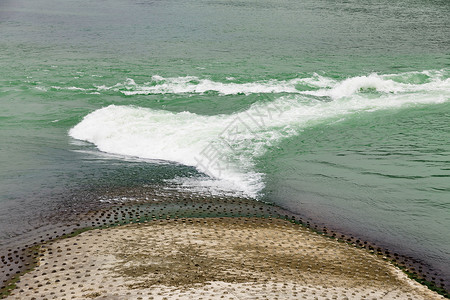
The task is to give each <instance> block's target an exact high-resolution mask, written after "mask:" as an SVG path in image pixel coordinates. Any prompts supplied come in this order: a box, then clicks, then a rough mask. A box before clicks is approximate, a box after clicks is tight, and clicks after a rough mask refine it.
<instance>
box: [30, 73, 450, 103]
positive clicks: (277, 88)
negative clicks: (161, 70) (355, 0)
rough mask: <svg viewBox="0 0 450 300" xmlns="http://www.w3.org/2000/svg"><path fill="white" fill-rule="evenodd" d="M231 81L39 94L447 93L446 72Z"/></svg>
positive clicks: (168, 81) (176, 80)
mask: <svg viewBox="0 0 450 300" xmlns="http://www.w3.org/2000/svg"><path fill="white" fill-rule="evenodd" d="M235 81H236V79H235V78H233V77H227V78H226V80H224V82H219V81H213V80H211V79H207V78H199V77H196V76H183V77H170V78H164V77H162V76H158V75H154V76H152V78H151V80H150V81H149V82H145V83H136V82H135V81H134V80H133V79H131V78H128V79H127V80H125V82H123V83H117V84H115V85H112V86H106V85H97V86H94V87H76V86H67V87H61V86H51V87H50V88H47V87H42V86H38V87H36V89H39V90H41V91H48V90H49V89H50V90H66V91H73V92H81V93H87V94H101V93H120V94H123V95H127V96H133V95H152V94H155V95H157V94H204V93H208V92H215V93H217V94H218V95H222V96H225V95H236V94H243V95H250V94H264V93H272V94H299V95H310V96H318V97H327V98H330V99H332V100H335V99H340V98H344V97H352V96H354V95H359V94H372V95H374V96H380V95H384V94H401V93H415V92H441V91H448V90H449V89H450V79H449V78H448V70H446V69H443V70H439V71H422V72H407V73H400V74H387V75H379V74H376V73H373V74H370V75H367V76H356V77H350V78H347V79H344V80H336V79H333V78H329V77H326V76H321V75H318V74H313V75H312V76H311V77H305V78H293V79H289V80H276V79H272V80H261V81H255V82H247V83H238V82H235Z"/></svg>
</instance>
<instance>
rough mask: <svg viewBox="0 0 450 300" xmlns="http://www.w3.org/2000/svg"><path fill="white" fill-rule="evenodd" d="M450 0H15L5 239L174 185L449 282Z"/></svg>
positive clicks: (5, 115)
mask: <svg viewBox="0 0 450 300" xmlns="http://www.w3.org/2000/svg"><path fill="white" fill-rule="evenodd" d="M449 12H450V5H449V3H448V1H396V2H395V3H392V1H371V2H367V1H340V2H330V1H301V2H298V1H281V2H280V1H277V2H276V3H275V2H273V1H266V0H264V1H226V2H224V1H189V2H186V1H125V2H123V1H113V0H111V1H107V2H91V1H64V2H60V1H48V0H39V1H2V2H1V3H0V27H1V37H2V38H1V39H0V49H1V51H0V61H1V65H2V67H1V68H0V101H1V105H2V110H1V112H0V140H1V143H0V161H1V168H0V237H1V239H2V240H6V239H7V238H8V237H10V236H16V235H20V234H22V233H23V232H26V231H28V230H30V229H32V228H34V227H39V226H40V224H42V222H44V221H45V219H46V216H47V215H51V214H52V212H54V211H55V210H59V209H61V208H67V211H73V210H75V211H76V210H77V209H78V208H77V205H78V206H83V205H85V204H86V202H95V201H98V199H99V198H101V197H100V196H101V195H97V194H96V193H95V192H93V194H92V195H94V196H90V197H86V196H85V195H86V194H85V193H83V192H85V191H86V190H88V191H97V190H98V191H101V190H103V189H105V188H108V187H109V188H117V187H126V186H140V185H146V184H147V185H148V184H158V185H160V184H165V185H169V186H173V185H176V186H178V187H180V188H182V189H192V190H200V191H208V192H214V193H224V194H232V195H235V194H238V195H244V196H249V197H253V198H256V199H259V200H264V201H268V202H273V203H276V204H278V205H280V206H282V207H284V208H288V209H289V210H291V211H293V212H295V213H299V214H302V215H305V216H307V217H310V218H313V219H316V220H317V222H321V223H326V224H329V226H331V227H333V228H336V229H339V230H341V231H344V232H351V233H354V234H356V235H358V236H361V237H364V238H366V239H368V240H372V241H375V242H378V243H381V244H383V245H386V246H389V247H392V248H395V249H400V250H402V251H403V253H405V254H406V255H411V256H413V257H416V258H418V259H421V260H423V261H424V262H425V263H428V264H431V265H432V266H433V267H434V268H437V269H440V271H441V272H442V273H445V274H447V277H449V278H450V274H449V273H450V266H449V264H448V262H449V261H450V231H449V229H448V228H450V217H449V216H450V202H449V200H448V199H449V198H450V197H449V196H450V181H449V177H450V168H449V153H450V148H449V143H448V141H449V140H450V133H449V132H450V130H449V126H448V120H449V116H450V105H449V103H450V102H449V100H450V79H449V77H450V76H449V72H450V59H449V58H450V57H449V50H448V45H449V44H450V36H449V35H448V34H447V33H448V32H449V29H450V22H449V18H448V16H449ZM83 118H84V119H83ZM99 193H101V192H99ZM90 195H91V194H90ZM24 220H26V221H24Z"/></svg>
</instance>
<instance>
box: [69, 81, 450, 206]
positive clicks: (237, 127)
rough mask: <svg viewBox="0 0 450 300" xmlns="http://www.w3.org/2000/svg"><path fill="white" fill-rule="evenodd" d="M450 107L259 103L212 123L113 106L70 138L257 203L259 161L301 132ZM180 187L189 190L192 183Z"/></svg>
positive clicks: (385, 100)
mask: <svg viewBox="0 0 450 300" xmlns="http://www.w3.org/2000/svg"><path fill="white" fill-rule="evenodd" d="M374 76H375V75H374ZM377 76H378V75H377ZM375 78H376V79H374V80H373V78H371V77H370V76H368V77H366V78H362V79H361V81H362V82H364V81H365V80H369V81H370V82H372V83H374V82H375V84H377V83H379V82H380V81H379V80H380V79H379V78H377V77H376V76H375ZM389 80H392V81H393V82H395V81H394V80H393V79H389ZM356 81H357V83H351V82H350V81H349V82H347V83H346V82H345V81H344V82H341V85H340V86H341V87H342V90H345V91H346V90H347V89H346V88H344V87H346V86H347V87H348V86H349V85H352V84H356V85H357V86H361V81H359V80H356ZM447 81H448V79H447ZM372 83H371V84H372ZM379 84H381V83H379ZM392 84H394V83H392ZM424 84H433V81H432V80H429V81H428V82H427V83H424ZM446 84H448V82H447V83H446ZM364 86H367V85H364ZM336 88H339V87H338V86H337V87H336ZM338 90H339V89H338ZM330 92H332V90H330ZM336 93H337V92H336ZM449 99H450V89H449V90H445V91H443V92H442V91H441V92H440V93H438V94H436V93H434V92H424V91H420V92H415V93H410V92H408V93H398V92H397V93H387V94H384V95H381V96H379V97H376V98H373V97H367V95H365V94H364V93H362V94H352V96H351V97H348V96H347V97H337V98H336V99H335V100H333V101H319V100H317V99H316V98H311V97H308V96H305V95H288V96H283V97H280V98H278V99H276V100H275V101H273V102H260V103H255V104H253V105H252V106H251V107H250V108H249V109H248V110H246V111H242V112H237V113H234V114H230V115H223V114H221V115H214V116H203V115H198V114H195V113H190V112H180V113H173V112H168V111H162V110H153V109H149V108H141V107H133V106H115V105H111V106H108V107H105V108H102V109H99V110H96V111H94V112H92V113H90V114H89V115H87V116H86V117H85V118H84V119H83V120H82V121H81V122H80V123H79V124H78V125H76V126H75V127H74V128H72V129H71V130H70V132H69V134H70V136H72V137H73V138H75V139H79V140H84V141H88V142H90V143H93V144H95V145H96V146H97V147H98V149H99V150H101V151H104V152H107V153H113V154H119V155H126V156H135V157H140V158H144V159H161V160H166V161H173V162H178V163H181V164H184V165H189V166H195V167H196V168H197V169H198V170H199V171H201V172H203V173H205V174H207V175H209V177H208V178H206V179H205V177H202V178H199V179H198V180H197V183H198V186H203V187H208V186H213V185H216V186H220V189H225V190H231V191H239V192H241V193H243V194H244V195H246V196H249V197H257V196H258V194H259V192H260V191H261V190H262V188H263V187H264V174H261V173H259V172H257V171H256V170H255V162H256V160H257V158H258V157H260V156H262V155H263V154H264V153H265V152H266V151H267V149H270V148H271V147H273V146H275V145H276V144H277V143H279V142H280V141H281V140H283V139H285V138H288V137H291V136H293V135H297V134H299V133H300V132H301V131H302V130H303V129H304V128H306V127H308V126H312V125H315V124H318V123H321V122H334V121H337V120H340V119H343V118H346V117H347V116H349V115H351V114H354V113H364V112H371V111H377V110H382V109H397V108H402V107H405V106H411V105H424V104H433V103H442V102H445V101H448V100H449ZM180 182H181V184H182V185H183V184H184V185H187V186H188V185H191V186H192V180H191V179H189V180H184V181H183V180H181V181H180Z"/></svg>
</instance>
